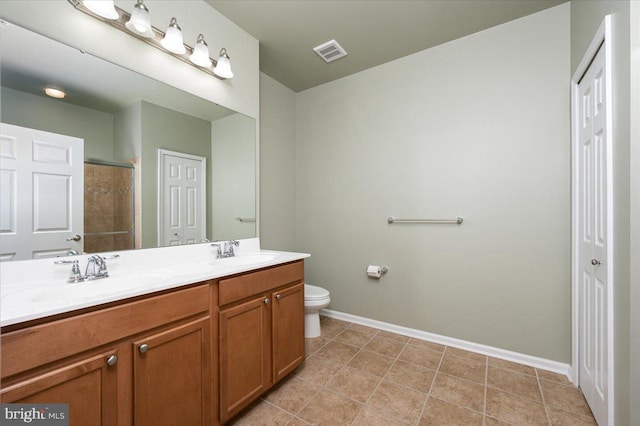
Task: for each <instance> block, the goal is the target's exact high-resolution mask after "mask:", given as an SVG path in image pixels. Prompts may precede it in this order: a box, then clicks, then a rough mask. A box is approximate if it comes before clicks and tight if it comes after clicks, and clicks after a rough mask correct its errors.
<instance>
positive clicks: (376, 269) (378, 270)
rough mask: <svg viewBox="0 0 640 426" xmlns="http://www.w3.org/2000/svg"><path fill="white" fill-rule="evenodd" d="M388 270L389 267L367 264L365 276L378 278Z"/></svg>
mask: <svg viewBox="0 0 640 426" xmlns="http://www.w3.org/2000/svg"><path fill="white" fill-rule="evenodd" d="M387 272H389V268H387V267H386V266H378V265H369V266H367V276H369V277H371V278H380V277H381V276H382V275H384V274H386V273H387Z"/></svg>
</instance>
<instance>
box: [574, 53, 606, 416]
mask: <svg viewBox="0 0 640 426" xmlns="http://www.w3.org/2000/svg"><path fill="white" fill-rule="evenodd" d="M605 72H606V67H605V45H604V44H603V45H602V46H601V47H600V49H599V50H598V52H597V54H596V56H595V58H594V59H593V61H592V62H591V65H590V66H589V68H588V69H587V71H586V73H585V74H584V76H583V78H582V80H580V82H579V83H578V92H579V94H578V117H577V120H578V127H579V129H578V145H579V147H578V149H579V152H578V192H579V193H578V197H579V201H578V215H577V217H578V221H579V224H578V238H579V242H578V256H577V262H578V265H577V268H578V286H579V308H578V309H579V340H580V343H579V385H580V388H581V389H582V392H583V393H584V396H585V398H586V399H587V402H588V403H589V406H590V407H591V411H592V412H593V415H594V417H595V418H596V420H597V421H598V424H599V425H600V426H603V425H607V424H608V417H609V416H608V400H609V391H610V389H609V382H608V376H609V374H610V373H613V371H609V365H610V364H609V362H610V359H609V357H610V346H611V339H612V337H613V336H612V335H611V334H610V326H611V318H612V316H611V315H610V314H611V312H609V311H610V306H611V303H610V302H611V300H609V299H610V297H611V291H610V288H609V286H610V285H611V283H610V282H609V281H610V280H609V272H610V271H609V258H608V257H609V244H610V241H609V237H610V236H609V233H610V226H609V215H610V211H609V205H610V203H609V197H610V194H609V190H608V186H609V181H608V180H609V179H610V178H609V172H610V170H609V160H610V158H609V157H610V155H609V148H610V147H609V144H610V140H609V137H608V134H607V113H606V111H607V93H606V90H607V84H606V74H605Z"/></svg>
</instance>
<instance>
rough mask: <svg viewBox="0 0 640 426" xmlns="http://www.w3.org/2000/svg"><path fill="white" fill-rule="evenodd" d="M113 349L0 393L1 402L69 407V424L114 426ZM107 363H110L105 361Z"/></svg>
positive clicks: (56, 367) (50, 370) (46, 372)
mask: <svg viewBox="0 0 640 426" xmlns="http://www.w3.org/2000/svg"><path fill="white" fill-rule="evenodd" d="M117 353H118V351H117V349H116V348H108V349H107V350H105V351H98V352H96V353H92V354H89V355H86V356H84V357H80V358H79V359H77V360H75V361H73V362H71V363H69V364H64V365H59V366H53V367H52V368H50V369H47V370H46V371H44V372H42V373H38V374H36V375H34V376H33V377H31V378H29V379H26V380H22V381H19V382H18V383H16V384H14V385H13V386H9V387H7V388H4V385H3V390H2V402H3V403H4V402H11V403H22V404H27V403H45V402H46V403H52V404H57V403H61V404H69V418H70V419H72V420H71V422H70V424H71V425H115V424H117V414H118V411H117V409H118V378H117V374H118V371H117V367H116V365H115V364H114V365H109V364H110V363H111V362H113V360H115V359H116V358H113V357H114V356H116V357H117ZM109 360H111V361H109Z"/></svg>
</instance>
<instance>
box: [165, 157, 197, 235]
mask: <svg viewBox="0 0 640 426" xmlns="http://www.w3.org/2000/svg"><path fill="white" fill-rule="evenodd" d="M158 155H159V167H158V171H159V174H160V176H159V186H160V188H161V191H160V196H159V197H158V212H159V218H158V225H159V229H158V243H159V244H160V245H163V246H170V245H171V246H174V245H179V244H193V243H198V242H200V241H202V240H203V239H204V238H205V237H206V195H205V190H206V184H205V180H206V170H207V166H206V158H204V157H198V156H195V155H190V154H183V153H179V152H174V151H167V150H163V149H161V150H159V151H158Z"/></svg>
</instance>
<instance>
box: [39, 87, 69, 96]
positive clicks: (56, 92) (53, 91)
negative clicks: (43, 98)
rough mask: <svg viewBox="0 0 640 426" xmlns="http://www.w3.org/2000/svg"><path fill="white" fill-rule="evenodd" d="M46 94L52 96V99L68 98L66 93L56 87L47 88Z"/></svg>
mask: <svg viewBox="0 0 640 426" xmlns="http://www.w3.org/2000/svg"><path fill="white" fill-rule="evenodd" d="M44 93H46V94H47V96H51V97H52V98H56V99H64V97H65V96H67V94H66V93H65V92H63V91H62V90H60V89H56V88H54V87H45V89H44Z"/></svg>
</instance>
